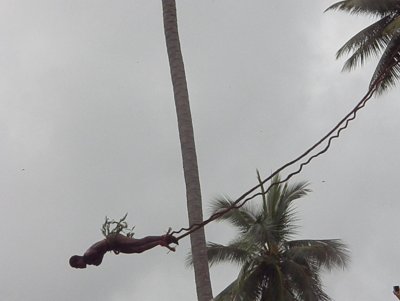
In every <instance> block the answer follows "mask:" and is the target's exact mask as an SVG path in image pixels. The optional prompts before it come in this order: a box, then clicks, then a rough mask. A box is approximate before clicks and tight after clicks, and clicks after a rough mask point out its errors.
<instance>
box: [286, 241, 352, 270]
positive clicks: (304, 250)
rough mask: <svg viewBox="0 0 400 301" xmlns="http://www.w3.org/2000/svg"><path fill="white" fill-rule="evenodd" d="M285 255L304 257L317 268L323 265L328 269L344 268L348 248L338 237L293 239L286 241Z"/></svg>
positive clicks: (346, 261) (295, 257)
mask: <svg viewBox="0 0 400 301" xmlns="http://www.w3.org/2000/svg"><path fill="white" fill-rule="evenodd" d="M286 246H287V248H288V250H287V253H286V256H287V257H288V258H292V259H293V260H294V261H296V260H297V259H299V258H300V259H305V260H307V262H308V263H311V264H314V265H315V266H316V267H317V268H319V267H321V266H323V267H325V268H327V269H328V270H331V269H333V268H336V267H341V268H345V267H346V266H347V264H348V262H349V259H350V256H349V250H348V249H347V247H346V245H345V244H344V243H343V242H342V241H341V240H339V239H332V240H329V239H327V240H293V241H289V242H287V243H286Z"/></svg>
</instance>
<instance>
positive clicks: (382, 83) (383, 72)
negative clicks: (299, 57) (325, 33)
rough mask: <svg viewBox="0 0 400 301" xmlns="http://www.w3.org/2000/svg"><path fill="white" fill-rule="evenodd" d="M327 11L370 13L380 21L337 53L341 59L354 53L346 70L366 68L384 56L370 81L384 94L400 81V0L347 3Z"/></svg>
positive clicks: (348, 0) (363, 31)
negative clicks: (367, 60)
mask: <svg viewBox="0 0 400 301" xmlns="http://www.w3.org/2000/svg"><path fill="white" fill-rule="evenodd" d="M327 10H343V11H347V12H349V13H352V14H367V15H372V16H375V17H378V18H379V20H378V21H376V22H375V23H373V24H372V25H370V26H368V27H367V28H365V29H363V30H362V31H360V32H359V33H357V34H356V35H355V36H353V37H352V38H351V39H350V40H348V41H347V42H346V43H345V44H344V45H343V46H342V47H341V48H340V49H339V51H338V52H337V54H336V56H337V58H339V57H341V56H343V55H347V54H349V53H352V54H351V55H350V57H349V58H348V59H347V61H346V62H345V64H344V67H343V69H344V70H351V69H353V68H355V67H357V66H358V65H362V64H363V63H364V62H365V60H366V59H368V58H369V57H371V56H372V55H375V56H378V57H379V56H381V58H380V60H379V63H378V65H377V67H376V69H375V72H374V74H373V76H372V79H371V82H370V88H371V87H373V86H375V87H376V88H377V92H378V93H382V92H383V91H385V90H387V89H388V88H389V87H391V86H394V85H395V84H396V81H397V80H398V79H399V78H400V65H399V61H400V0H345V1H340V2H337V3H335V4H333V5H332V6H330V7H328V9H327Z"/></svg>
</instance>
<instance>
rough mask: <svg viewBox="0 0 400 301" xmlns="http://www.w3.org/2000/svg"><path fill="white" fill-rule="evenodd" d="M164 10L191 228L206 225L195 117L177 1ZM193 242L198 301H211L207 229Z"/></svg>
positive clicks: (168, 1)
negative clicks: (186, 72) (191, 105)
mask: <svg viewBox="0 0 400 301" xmlns="http://www.w3.org/2000/svg"><path fill="white" fill-rule="evenodd" d="M162 7H163V19H164V32H165V40H166V45H167V52H168V59H169V65H170V71H171V78H172V85H173V90H174V98H175V107H176V115H177V119H178V131H179V138H180V142H181V152H182V161H183V171H184V177H185V184H186V199H187V209H188V217H189V224H190V225H193V224H198V223H201V222H202V221H203V211H202V202H201V191H200V180H199V172H198V167H197V156H196V147H195V143H194V134H193V125H192V116H191V112H190V106H189V95H188V89H187V83H186V75H185V68H184V65H183V58H182V52H181V46H180V42H179V34H178V25H177V16H176V4H175V0H162ZM190 241H191V250H192V253H193V262H194V273H195V282H196V290H197V297H198V300H199V301H210V300H211V299H212V290H211V282H210V272H209V267H208V260H207V251H206V240H205V233H204V228H200V229H198V230H197V231H195V232H194V233H192V234H190Z"/></svg>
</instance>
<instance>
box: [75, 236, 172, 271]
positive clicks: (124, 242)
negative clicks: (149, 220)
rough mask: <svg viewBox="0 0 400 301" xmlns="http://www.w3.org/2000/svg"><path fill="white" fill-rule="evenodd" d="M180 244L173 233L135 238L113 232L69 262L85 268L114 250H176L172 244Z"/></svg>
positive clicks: (133, 251)
mask: <svg viewBox="0 0 400 301" xmlns="http://www.w3.org/2000/svg"><path fill="white" fill-rule="evenodd" d="M172 243H174V244H178V240H177V239H176V237H174V236H173V235H171V234H168V233H167V234H165V235H161V236H146V237H144V238H141V239H135V238H133V237H130V236H125V235H122V234H119V233H112V234H109V235H107V236H106V238H105V239H103V240H101V241H99V242H97V243H95V244H94V245H92V246H91V247H90V248H89V249H88V250H87V251H86V252H85V254H83V256H79V255H74V256H72V257H71V258H70V259H69V264H70V266H71V267H73V268H77V269H84V268H86V266H87V265H96V266H98V265H100V264H101V262H102V261H103V257H104V254H105V253H107V252H108V251H113V252H114V253H115V254H119V253H125V254H132V253H142V252H144V251H147V250H149V249H152V248H154V247H156V246H162V247H166V248H168V249H170V250H171V251H175V248H174V247H171V246H170V244H172Z"/></svg>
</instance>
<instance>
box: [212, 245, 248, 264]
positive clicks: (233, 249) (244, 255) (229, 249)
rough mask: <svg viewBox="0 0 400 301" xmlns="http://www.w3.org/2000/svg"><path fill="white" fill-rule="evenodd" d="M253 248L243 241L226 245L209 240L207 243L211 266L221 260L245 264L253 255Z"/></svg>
mask: <svg viewBox="0 0 400 301" xmlns="http://www.w3.org/2000/svg"><path fill="white" fill-rule="evenodd" d="M251 249H252V246H251V245H248V244H245V243H244V242H243V241H241V242H234V243H232V244H229V245H226V246H225V245H221V244H217V243H212V242H209V243H207V255H208V261H209V263H210V265H211V266H212V265H214V264H217V263H221V262H231V263H236V264H243V263H245V262H246V261H247V260H248V259H249V258H250V257H251V255H252V252H251Z"/></svg>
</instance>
